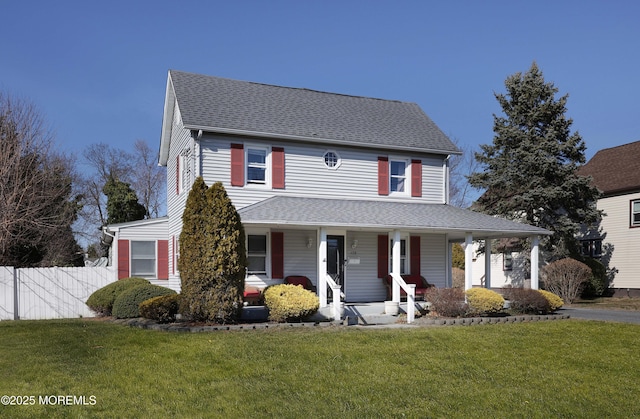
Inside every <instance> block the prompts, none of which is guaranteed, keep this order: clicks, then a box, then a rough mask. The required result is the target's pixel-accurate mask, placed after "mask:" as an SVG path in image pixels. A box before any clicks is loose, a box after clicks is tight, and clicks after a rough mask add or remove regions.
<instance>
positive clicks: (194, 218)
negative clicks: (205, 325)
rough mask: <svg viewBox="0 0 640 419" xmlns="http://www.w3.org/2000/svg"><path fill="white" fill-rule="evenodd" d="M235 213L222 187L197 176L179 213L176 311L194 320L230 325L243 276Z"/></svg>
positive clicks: (242, 249) (239, 229)
mask: <svg viewBox="0 0 640 419" xmlns="http://www.w3.org/2000/svg"><path fill="white" fill-rule="evenodd" d="M244 243H245V236H244V229H243V228H242V223H241V221H240V215H239V214H238V212H237V211H236V209H235V207H234V206H233V204H232V203H231V199H230V198H229V196H228V195H227V193H226V191H225V189H224V186H223V185H222V183H220V182H216V183H215V184H213V185H212V186H211V187H210V188H207V185H206V184H205V183H204V180H203V179H202V177H198V178H197V179H196V181H195V183H194V184H193V186H192V188H191V191H190V192H189V196H188V198H187V203H186V206H185V210H184V212H183V214H182V232H181V234H180V259H179V261H178V268H179V270H180V278H181V279H182V291H181V293H182V298H181V302H180V303H181V308H180V311H181V313H182V314H184V315H185V317H187V318H189V319H191V320H194V321H205V322H215V323H222V324H224V323H233V322H236V321H237V319H238V318H239V317H240V310H241V308H242V302H243V299H242V292H243V290H244V278H245V274H246V250H245V244H244Z"/></svg>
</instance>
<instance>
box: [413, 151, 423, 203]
mask: <svg viewBox="0 0 640 419" xmlns="http://www.w3.org/2000/svg"><path fill="white" fill-rule="evenodd" d="M411 196H415V197H421V196H422V160H411Z"/></svg>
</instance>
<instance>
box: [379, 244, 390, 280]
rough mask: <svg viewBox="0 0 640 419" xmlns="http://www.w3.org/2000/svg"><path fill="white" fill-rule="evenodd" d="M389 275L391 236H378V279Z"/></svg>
mask: <svg viewBox="0 0 640 419" xmlns="http://www.w3.org/2000/svg"><path fill="white" fill-rule="evenodd" d="M387 275H389V236H388V235H387V234H384V235H382V234H381V235H379V236H378V278H386V276H387Z"/></svg>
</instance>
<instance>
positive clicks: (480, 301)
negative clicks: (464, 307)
mask: <svg viewBox="0 0 640 419" xmlns="http://www.w3.org/2000/svg"><path fill="white" fill-rule="evenodd" d="M466 295H467V303H468V304H469V311H470V312H471V313H473V314H495V313H498V312H500V311H502V309H503V308H504V298H502V295H500V294H498V293H497V292H495V291H491V290H489V289H486V288H471V289H469V290H467V291H466Z"/></svg>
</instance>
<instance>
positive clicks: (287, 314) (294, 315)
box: [264, 284, 320, 322]
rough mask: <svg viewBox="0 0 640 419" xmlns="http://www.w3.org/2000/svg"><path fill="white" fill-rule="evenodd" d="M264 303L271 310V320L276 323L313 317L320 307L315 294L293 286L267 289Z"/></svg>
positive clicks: (282, 285) (284, 285) (274, 286)
mask: <svg viewBox="0 0 640 419" xmlns="http://www.w3.org/2000/svg"><path fill="white" fill-rule="evenodd" d="M264 303H265V305H266V306H267V308H268V309H269V320H271V321H274V322H286V321H291V320H299V319H302V318H304V317H307V316H310V315H312V314H313V313H315V312H316V311H318V308H319V307H320V300H319V299H318V296H317V295H316V294H315V293H313V292H311V291H309V290H306V289H304V288H302V287H299V286H297V285H291V284H280V285H273V286H270V287H267V288H266V289H265V291H264Z"/></svg>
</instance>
